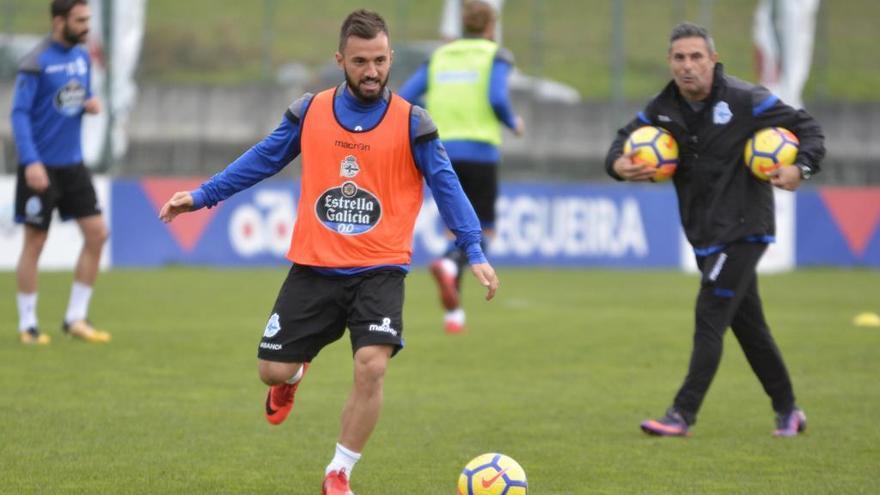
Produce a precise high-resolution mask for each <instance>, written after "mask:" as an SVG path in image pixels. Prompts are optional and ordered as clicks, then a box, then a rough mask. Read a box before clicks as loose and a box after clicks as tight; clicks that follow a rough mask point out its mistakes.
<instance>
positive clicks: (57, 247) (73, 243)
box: [0, 175, 113, 270]
mask: <svg viewBox="0 0 880 495" xmlns="http://www.w3.org/2000/svg"><path fill="white" fill-rule="evenodd" d="M94 185H95V192H96V193H97V195H98V204H100V205H101V210H102V211H103V213H104V219H105V221H107V223H108V225H109V224H110V223H111V220H112V217H113V215H112V213H113V208H112V204H111V201H110V180H109V179H107V178H106V177H95V178H94ZM14 218H15V176H13V175H4V176H0V270H15V267H16V265H17V264H18V256H19V254H21V245H22V242H23V239H24V228H23V227H22V226H21V225H19V224H17V223H15V222H14ZM112 244H113V237H112V236H111V237H110V240H109V241H108V242H107V243H106V244H105V245H104V251H103V253H102V254H101V268H102V269H106V268H108V267H109V266H110V265H111V262H112V260H111V256H112V251H113V249H112ZM81 248H82V234H80V231H79V226H77V224H76V222H74V221H72V220H71V221H67V222H62V221H61V218H60V217H59V216H58V211H57V210H56V211H55V214H54V215H53V217H52V224H51V225H50V228H49V238H48V239H47V240H46V245H45V246H44V247H43V254H42V256H40V265H39V267H40V269H41V270H71V269H73V267H74V265H76V259H77V257H78V256H79V252H80V249H81Z"/></svg>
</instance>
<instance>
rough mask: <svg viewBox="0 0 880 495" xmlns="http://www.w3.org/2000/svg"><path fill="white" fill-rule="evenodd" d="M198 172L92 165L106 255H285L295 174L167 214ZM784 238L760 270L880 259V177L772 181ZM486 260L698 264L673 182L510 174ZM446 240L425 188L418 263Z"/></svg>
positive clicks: (131, 261) (3, 208) (1, 200)
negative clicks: (182, 174)
mask: <svg viewBox="0 0 880 495" xmlns="http://www.w3.org/2000/svg"><path fill="white" fill-rule="evenodd" d="M202 181H203V179H202V178H193V179H180V178H153V179H142V180H136V179H116V180H113V181H110V180H109V179H107V178H105V177H96V179H95V186H96V189H97V192H98V198H99V201H100V202H101V206H102V208H103V211H104V214H105V217H106V219H107V220H108V223H109V225H110V241H109V242H108V244H107V247H106V251H105V254H104V256H103V257H102V267H103V268H106V267H109V266H111V264H112V266H119V267H154V266H164V265H169V264H185V265H205V266H229V267H234V266H270V265H286V264H287V263H288V261H287V260H286V259H285V254H286V253H287V249H288V247H289V245H290V237H291V234H292V232H293V224H294V222H295V221H296V216H297V201H298V191H299V184H298V182H296V181H291V180H270V181H265V182H263V183H260V184H258V185H256V186H254V187H252V188H251V189H248V190H246V191H242V192H240V193H238V194H236V195H234V196H233V197H231V198H229V199H228V200H227V201H224V202H223V203H221V204H220V205H218V206H217V207H215V208H211V209H203V210H200V211H198V212H193V213H188V214H185V215H181V216H179V217H178V218H177V219H175V221H174V222H172V223H170V224H164V223H162V222H161V221H160V220H159V219H158V213H159V209H160V208H161V206H162V205H163V204H164V203H165V201H167V200H168V198H170V197H171V195H172V194H173V193H174V192H176V191H182V190H192V189H195V188H196V187H198V186H199V184H201V182H202ZM14 192H15V178H14V177H11V176H2V177H0V269H2V270H14V269H15V264H16V262H17V260H18V254H19V252H20V250H21V242H22V228H21V226H19V225H16V224H15V223H14V222H13V211H14V198H15V194H14ZM776 206H777V208H776V209H777V233H776V238H777V243H776V244H774V245H772V246H771V247H770V249H769V250H768V251H767V254H766V255H765V257H764V259H763V260H762V262H761V265H760V269H761V271H764V272H767V271H770V272H773V271H784V270H790V269H792V268H795V267H804V266H843V267H874V268H880V188H877V187H861V188H859V187H845V188H843V187H841V188H834V187H823V188H810V187H806V188H802V189H801V190H799V191H798V192H797V193H796V194H795V193H787V192H785V191H777V192H776ZM497 212H498V215H497V222H496V226H495V227H496V228H495V230H496V237H495V240H494V242H492V243H491V247H490V250H489V256H490V260H491V261H492V263H493V264H496V265H499V266H548V267H601V268H625V269H646V268H647V269H653V268H657V269H668V268H680V269H684V270H690V271H693V270H694V260H693V251H692V249H691V247H690V246H689V245H688V244H687V242H686V241H685V240H684V235H683V233H682V230H681V227H680V225H679V218H678V209H677V205H676V198H675V192H674V190H673V188H672V187H671V186H670V185H668V184H664V185H657V184H649V185H634V184H627V185H625V186H622V185H618V184H585V183H574V184H564V183H529V184H526V183H503V184H502V185H501V193H500V196H499V198H498V203H497ZM448 243H449V237H448V234H447V232H446V230H445V228H444V226H443V222H442V220H441V218H440V214H439V212H438V210H437V206H436V205H435V204H434V202H433V200H432V199H431V197H430V195H427V196H426V198H425V201H424V204H423V206H422V209H421V212H420V214H419V217H418V220H417V221H416V227H415V234H414V238H413V264H414V265H424V264H426V263H428V262H429V261H431V260H432V259H433V258H435V257H437V256H439V255H441V254H442V253H443V252H444V251H445V250H446V248H447V246H448ZM80 246H82V236H81V235H80V233H79V229H78V228H77V226H76V223H74V222H61V221H60V219H59V218H57V214H56V218H55V219H54V220H53V223H52V228H51V229H50V235H49V240H48V243H47V245H46V248H45V251H44V253H43V256H42V258H41V267H42V268H43V269H72V267H73V266H74V264H75V262H76V257H77V255H78V253H79V249H80Z"/></svg>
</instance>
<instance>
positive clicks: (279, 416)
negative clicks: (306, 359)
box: [266, 363, 309, 425]
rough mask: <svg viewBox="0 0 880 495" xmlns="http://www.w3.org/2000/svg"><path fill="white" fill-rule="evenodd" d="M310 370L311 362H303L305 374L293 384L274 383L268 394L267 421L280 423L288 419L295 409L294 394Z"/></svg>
mask: <svg viewBox="0 0 880 495" xmlns="http://www.w3.org/2000/svg"><path fill="white" fill-rule="evenodd" d="M308 370H309V363H303V374H302V376H301V377H300V379H299V381H298V382H296V383H294V384H293V385H291V384H289V383H282V384H281V385H272V386H271V387H269V392H268V393H267V394H266V421H268V422H270V423H272V424H273V425H280V424H281V423H283V422H284V420H285V419H287V415H288V414H290V410H291V409H293V396H294V394H296V389H297V388H299V384H300V383H302V381H303V378H305V377H306V371H308Z"/></svg>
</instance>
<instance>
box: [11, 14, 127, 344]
mask: <svg viewBox="0 0 880 495" xmlns="http://www.w3.org/2000/svg"><path fill="white" fill-rule="evenodd" d="M49 9H50V13H51V15H52V32H51V34H50V35H49V36H47V37H46V39H44V40H43V41H42V42H40V44H39V45H37V47H36V48H34V49H33V50H32V51H31V52H30V53H29V54H28V55H27V56H26V57H25V58H24V59H23V60H22V62H21V65H20V67H19V73H18V77H17V79H16V81H15V96H14V97H13V103H12V130H13V133H14V135H15V144H16V147H17V149H18V161H19V166H18V182H17V185H16V189H15V221H16V222H17V223H23V224H24V246H23V247H22V251H21V256H20V257H19V260H18V268H17V280H18V314H19V325H18V329H19V335H20V339H21V342H23V343H26V344H48V343H49V336H48V335H44V334H42V333H40V331H39V329H38V326H37V262H38V261H39V259H40V254H41V253H42V251H43V246H44V245H45V243H46V238H47V237H48V234H49V224H50V222H51V221H52V212H53V210H55V208H58V212H59V213H60V214H61V218H62V219H64V220H67V219H69V218H74V219H76V221H77V223H78V224H79V227H80V230H81V231H82V233H83V237H84V243H83V248H82V251H81V252H80V255H79V259H78V260H77V263H76V269H75V272H74V281H73V287H72V289H71V292H70V303H69V305H68V307H67V313H66V315H65V317H64V321H63V324H62V330H63V331H64V332H65V333H68V334H69V335H72V336H74V337H78V338H81V339H83V340H86V341H88V342H107V341H109V340H110V335H109V334H107V333H106V332H102V331H99V330H95V329H94V328H93V327H92V326H91V324H90V323H89V322H88V321H87V320H86V315H87V313H88V306H89V300H90V299H91V295H92V286H93V285H94V283H95V279H96V277H97V275H98V266H99V264H100V261H101V250H102V249H103V247H104V242H105V241H106V240H107V225H106V224H105V223H104V218H103V216H102V215H101V209H100V208H99V207H98V201H97V197H96V195H95V189H94V187H93V185H92V178H91V174H90V173H89V170H88V169H87V168H86V167H85V166H84V165H83V163H82V146H81V127H82V116H83V113H98V112H100V111H101V104H100V102H99V101H98V99H97V98H95V97H94V96H92V94H91V87H90V86H91V85H90V81H89V76H90V74H91V61H90V60H89V54H88V52H86V50H85V49H83V48H82V47H80V46H79V44H80V43H82V42H84V41H85V39H86V36H87V35H88V33H89V19H90V17H91V12H90V10H89V6H88V4H87V2H86V1H85V0H54V1H52V2H51V4H50V7H49Z"/></svg>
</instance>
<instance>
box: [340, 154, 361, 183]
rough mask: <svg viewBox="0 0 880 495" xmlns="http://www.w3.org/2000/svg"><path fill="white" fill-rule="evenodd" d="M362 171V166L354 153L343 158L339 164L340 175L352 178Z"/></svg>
mask: <svg viewBox="0 0 880 495" xmlns="http://www.w3.org/2000/svg"><path fill="white" fill-rule="evenodd" d="M360 171H361V166H360V165H358V162H357V158H355V156H354V155H348V156H346V157H345V158H343V159H342V162H341V163H340V164H339V175H341V176H342V177H346V178H348V179H351V178H352V177H354V176H356V175H357V174H358V173H359V172H360Z"/></svg>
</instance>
